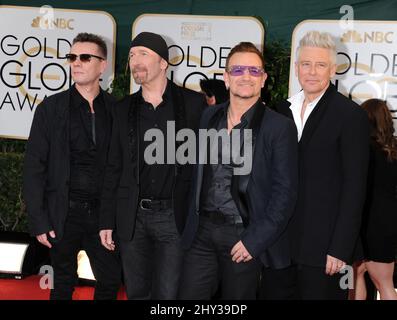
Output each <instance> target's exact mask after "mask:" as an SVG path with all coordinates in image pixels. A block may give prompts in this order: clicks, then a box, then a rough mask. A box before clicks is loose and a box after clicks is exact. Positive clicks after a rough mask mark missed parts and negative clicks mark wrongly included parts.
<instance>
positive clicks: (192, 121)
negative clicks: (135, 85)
mask: <svg viewBox="0 0 397 320" xmlns="http://www.w3.org/2000/svg"><path fill="white" fill-rule="evenodd" d="M168 81H169V80H168ZM171 92H172V100H173V107H174V115H175V128H176V132H177V131H178V130H179V129H182V128H190V129H193V130H194V131H196V130H197V129H198V125H199V120H200V116H201V113H202V110H203V109H204V108H205V107H206V106H207V104H206V102H205V99H204V95H202V94H201V93H198V92H195V91H192V90H189V89H186V88H182V87H179V86H177V85H175V84H174V83H172V82H171ZM137 97H138V93H135V94H133V95H130V96H127V97H125V98H124V99H123V100H121V101H120V102H119V103H117V105H116V107H115V108H114V114H113V128H112V137H111V144H110V148H109V154H108V162H107V167H106V172H105V181H104V187H103V193H102V199H101V212H100V219H99V220H100V229H112V230H113V229H115V230H116V232H117V235H118V236H119V237H120V238H121V239H124V240H130V239H132V236H133V234H134V230H135V218H136V212H137V209H138V198H139V170H138V168H139V163H138V162H139V155H138V152H139V136H138V135H139V130H137V129H138V128H139V123H138V121H139V116H138V106H139V104H138V99H137ZM176 148H178V143H177V144H176ZM191 169H192V165H189V164H186V165H179V164H177V165H175V183H174V189H173V191H172V194H173V209H174V214H175V222H176V226H177V229H178V230H179V232H182V230H183V227H184V224H185V220H186V214H187V208H188V194H189V191H190V184H191Z"/></svg>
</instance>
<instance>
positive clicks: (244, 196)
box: [182, 102, 298, 268]
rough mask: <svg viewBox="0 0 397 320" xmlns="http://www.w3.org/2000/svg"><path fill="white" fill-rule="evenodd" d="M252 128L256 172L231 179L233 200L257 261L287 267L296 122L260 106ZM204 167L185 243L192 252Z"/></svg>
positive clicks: (208, 114) (214, 111) (215, 110)
mask: <svg viewBox="0 0 397 320" xmlns="http://www.w3.org/2000/svg"><path fill="white" fill-rule="evenodd" d="M227 107H228V102H226V103H224V104H221V105H218V106H215V107H210V108H208V109H207V110H205V111H204V113H203V116H202V119H201V124H200V128H211V127H212V123H214V122H216V121H215V119H217V118H219V117H220V116H221V115H222V114H223V112H224V109H225V108H227ZM255 108H256V110H255V112H254V115H253V118H252V121H251V123H250V124H249V125H248V128H250V129H252V137H253V159H252V170H251V172H250V173H249V174H247V175H241V176H237V175H234V176H233V178H232V186H231V189H232V190H231V192H232V197H233V199H234V201H235V203H236V205H237V208H238V209H239V213H240V215H241V217H242V218H243V221H244V225H245V230H244V232H243V233H242V235H241V240H242V242H243V244H244V245H245V247H246V248H247V250H248V252H249V253H250V254H251V255H252V256H253V257H260V259H261V261H262V262H263V263H264V264H265V266H269V267H272V268H284V267H287V266H288V265H289V264H290V253H289V242H288V239H287V236H286V233H285V230H286V226H287V224H288V220H289V219H290V217H291V214H292V212H293V209H294V205H295V200H296V190H297V180H298V177H297V171H298V168H297V156H298V155H297V152H298V151H297V147H298V146H297V142H296V128H295V126H294V123H293V121H291V120H289V119H286V118H284V117H282V116H280V115H279V114H277V113H276V112H274V111H272V110H270V109H269V108H267V107H265V106H264V105H263V104H262V103H261V102H258V103H257V104H256V105H255ZM202 177H203V164H198V165H196V166H195V170H194V189H193V192H192V194H191V205H190V208H189V217H188V221H187V223H186V228H185V230H184V233H183V238H182V240H183V244H184V246H185V248H189V247H190V245H191V244H192V242H193V240H194V237H195V235H196V232H197V228H198V224H199V214H200V212H199V208H200V205H199V201H200V192H201V187H202Z"/></svg>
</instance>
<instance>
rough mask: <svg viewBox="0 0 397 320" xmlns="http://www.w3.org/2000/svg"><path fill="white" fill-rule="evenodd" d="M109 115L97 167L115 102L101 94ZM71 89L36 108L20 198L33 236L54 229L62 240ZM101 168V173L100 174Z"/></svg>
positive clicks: (107, 138)
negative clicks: (23, 200) (24, 205)
mask: <svg viewBox="0 0 397 320" xmlns="http://www.w3.org/2000/svg"><path fill="white" fill-rule="evenodd" d="M102 93H103V97H104V101H105V108H106V111H107V113H108V117H107V121H106V122H105V123H104V131H103V132H101V133H100V134H102V140H103V141H104V143H103V144H102V148H103V149H104V150H103V151H101V152H100V154H101V155H102V158H101V159H99V162H100V164H99V165H100V167H102V168H103V169H104V167H105V164H106V150H107V149H108V146H109V142H110V130H111V126H112V124H111V109H112V108H113V106H114V103H115V99H114V98H113V97H112V96H111V95H110V94H108V93H106V92H104V91H102ZM69 102H70V89H69V90H66V91H63V92H60V93H57V94H55V95H53V96H50V97H48V98H46V99H44V101H43V102H42V103H40V104H39V105H38V106H37V109H36V112H35V114H34V118H33V122H32V127H31V129H30V135H29V139H28V143H27V146H26V152H25V161H24V169H23V196H24V199H25V202H26V209H27V213H28V222H29V229H30V232H31V234H32V235H34V236H36V235H39V234H43V233H46V232H48V231H50V230H54V231H55V233H56V240H59V239H61V238H62V235H63V228H64V223H65V219H66V215H67V213H68V209H69V175H70V143H69V138H70V103H69ZM103 169H102V170H101V172H103Z"/></svg>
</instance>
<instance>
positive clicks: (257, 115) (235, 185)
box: [231, 101, 266, 225]
mask: <svg viewBox="0 0 397 320" xmlns="http://www.w3.org/2000/svg"><path fill="white" fill-rule="evenodd" d="M253 108H255V110H254V114H253V117H252V120H251V121H250V123H249V124H248V126H247V129H251V130H252V161H253V159H254V157H255V146H256V141H257V137H258V134H259V131H260V129H261V123H262V119H263V117H264V115H265V111H266V107H265V105H264V104H263V103H262V101H259V102H257V103H256V104H255V105H254V106H253ZM250 178H251V174H247V175H233V176H232V182H231V193H232V197H233V200H234V202H235V203H236V205H237V208H238V209H239V212H240V215H241V218H242V219H243V222H244V225H247V222H248V219H249V212H248V206H247V203H246V199H245V197H242V196H245V195H246V194H247V188H248V183H249V180H250Z"/></svg>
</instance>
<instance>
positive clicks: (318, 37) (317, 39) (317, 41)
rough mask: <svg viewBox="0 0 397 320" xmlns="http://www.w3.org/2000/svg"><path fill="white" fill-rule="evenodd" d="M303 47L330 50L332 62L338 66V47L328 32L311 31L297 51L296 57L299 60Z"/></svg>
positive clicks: (300, 42) (300, 43)
mask: <svg viewBox="0 0 397 320" xmlns="http://www.w3.org/2000/svg"><path fill="white" fill-rule="evenodd" d="M303 47H315V48H323V49H328V50H329V52H330V58H331V62H332V63H333V64H336V45H335V42H334V40H333V38H332V36H331V34H330V33H328V32H319V31H309V32H307V33H306V34H305V35H304V36H303V38H302V39H301V40H300V41H299V46H298V48H297V49H296V56H297V58H298V60H299V53H300V50H301V48H303Z"/></svg>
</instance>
